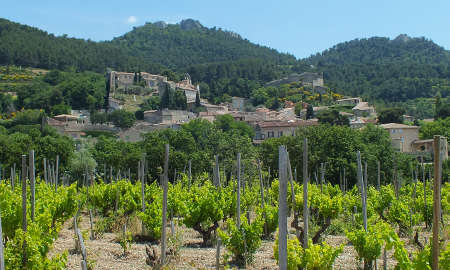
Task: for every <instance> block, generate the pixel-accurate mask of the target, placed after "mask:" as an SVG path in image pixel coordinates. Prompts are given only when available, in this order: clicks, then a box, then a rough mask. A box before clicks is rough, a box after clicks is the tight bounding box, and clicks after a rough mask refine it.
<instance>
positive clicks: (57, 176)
mask: <svg viewBox="0 0 450 270" xmlns="http://www.w3.org/2000/svg"><path fill="white" fill-rule="evenodd" d="M58 183H59V155H56V171H55V191H56V190H57V188H56V187H57V186H58Z"/></svg>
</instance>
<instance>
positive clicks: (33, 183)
mask: <svg viewBox="0 0 450 270" xmlns="http://www.w3.org/2000/svg"><path fill="white" fill-rule="evenodd" d="M28 167H29V168H30V191H31V198H30V200H31V221H34V211H35V203H36V199H35V196H36V179H35V168H34V150H31V151H30V156H29V165H28Z"/></svg>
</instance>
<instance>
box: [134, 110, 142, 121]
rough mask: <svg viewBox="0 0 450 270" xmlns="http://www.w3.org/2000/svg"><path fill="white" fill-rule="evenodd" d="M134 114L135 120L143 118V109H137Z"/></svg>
mask: <svg viewBox="0 0 450 270" xmlns="http://www.w3.org/2000/svg"><path fill="white" fill-rule="evenodd" d="M134 116H135V117H136V119H137V120H144V111H143V110H137V111H135V112H134Z"/></svg>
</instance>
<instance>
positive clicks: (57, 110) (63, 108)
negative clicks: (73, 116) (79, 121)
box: [52, 103, 71, 115]
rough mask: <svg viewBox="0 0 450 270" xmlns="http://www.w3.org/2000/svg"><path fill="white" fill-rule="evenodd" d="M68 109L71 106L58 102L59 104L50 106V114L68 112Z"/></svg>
mask: <svg viewBox="0 0 450 270" xmlns="http://www.w3.org/2000/svg"><path fill="white" fill-rule="evenodd" d="M70 110H71V108H70V106H69V105H66V104H64V103H60V104H57V105H54V106H53V107H52V114H53V115H59V114H70Z"/></svg>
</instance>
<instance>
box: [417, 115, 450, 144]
mask: <svg viewBox="0 0 450 270" xmlns="http://www.w3.org/2000/svg"><path fill="white" fill-rule="evenodd" d="M419 135H420V138H421V139H433V136H434V135H441V136H444V137H446V138H447V140H450V117H447V118H443V119H437V120H435V121H433V122H428V123H422V124H421V126H420V130H419Z"/></svg>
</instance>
